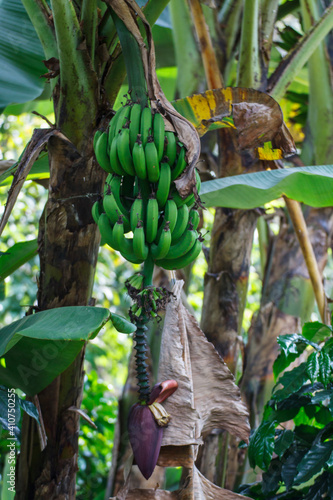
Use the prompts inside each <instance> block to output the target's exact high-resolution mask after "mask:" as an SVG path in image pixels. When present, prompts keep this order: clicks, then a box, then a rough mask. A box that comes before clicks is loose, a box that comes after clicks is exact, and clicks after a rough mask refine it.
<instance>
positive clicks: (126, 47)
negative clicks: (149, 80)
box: [111, 10, 148, 108]
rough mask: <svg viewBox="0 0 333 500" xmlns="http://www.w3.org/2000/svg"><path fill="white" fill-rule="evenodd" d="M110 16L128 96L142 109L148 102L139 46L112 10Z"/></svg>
mask: <svg viewBox="0 0 333 500" xmlns="http://www.w3.org/2000/svg"><path fill="white" fill-rule="evenodd" d="M111 15H112V19H113V21H114V24H115V27H116V30H117V33H118V36H119V41H120V45H121V48H122V52H123V56H124V59H125V66H126V72H127V78H128V90H129V94H130V96H131V99H132V101H133V102H138V103H140V104H141V107H142V108H144V107H145V106H146V105H147V102H148V99H147V84H146V79H145V73H144V69H143V63H142V59H141V52H140V49H139V46H138V44H137V41H136V40H135V38H134V36H133V35H132V33H130V32H129V30H128V29H127V28H126V26H125V24H124V23H123V21H122V20H121V19H120V18H119V17H118V16H117V14H116V13H115V12H114V11H113V10H111Z"/></svg>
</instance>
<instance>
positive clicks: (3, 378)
mask: <svg viewBox="0 0 333 500" xmlns="http://www.w3.org/2000/svg"><path fill="white" fill-rule="evenodd" d="M109 319H110V312H109V310H108V309H105V308H101V307H84V306H78V307H63V308H61V311H60V309H50V310H47V311H42V312H39V313H36V314H33V315H31V316H26V317H24V318H22V319H20V320H18V321H15V322H13V323H11V324H10V325H7V326H5V327H4V328H1V329H0V356H2V358H1V362H0V384H4V385H7V386H9V387H15V388H19V389H21V390H23V391H24V392H25V393H26V394H28V395H33V394H36V393H37V392H39V391H41V390H42V389H43V388H44V387H46V386H47V385H48V384H50V383H51V382H52V380H54V378H55V377H57V375H59V374H60V373H61V372H62V371H64V370H65V369H66V368H67V367H68V366H69V365H70V364H71V363H72V362H73V360H74V359H75V357H76V356H77V354H78V353H79V351H80V349H81V348H82V347H83V345H84V343H85V342H86V341H87V340H89V339H92V338H94V337H95V336H96V335H97V333H98V332H99V331H100V329H101V328H102V327H103V326H104V325H105V323H106V322H107V321H108V320H109Z"/></svg>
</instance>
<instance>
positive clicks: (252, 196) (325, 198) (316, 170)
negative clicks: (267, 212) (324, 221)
mask: <svg viewBox="0 0 333 500" xmlns="http://www.w3.org/2000/svg"><path fill="white" fill-rule="evenodd" d="M284 195H285V196H287V197H288V198H291V199H293V200H296V201H299V202H302V203H306V204H307V205H310V206H312V207H329V206H332V205H333V165H320V166H311V167H297V168H286V169H281V170H267V171H265V172H255V173H252V174H242V175H235V176H233V177H224V178H221V179H216V180H212V181H207V182H203V183H202V187H201V192H200V198H201V201H202V202H203V203H204V204H205V207H226V208H240V209H252V208H256V207H258V206H261V205H264V204H265V203H268V202H270V201H272V200H275V199H277V198H280V197H281V196H284Z"/></svg>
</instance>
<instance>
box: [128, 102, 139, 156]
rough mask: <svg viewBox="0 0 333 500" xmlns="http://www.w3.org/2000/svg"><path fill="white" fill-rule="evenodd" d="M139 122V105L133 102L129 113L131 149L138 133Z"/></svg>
mask: <svg viewBox="0 0 333 500" xmlns="http://www.w3.org/2000/svg"><path fill="white" fill-rule="evenodd" d="M140 123H141V105H140V104H139V103H137V102H135V103H134V104H133V105H132V107H131V114H130V127H129V131H130V133H129V136H130V147H131V150H132V149H133V147H134V144H135V141H136V139H137V137H138V134H140Z"/></svg>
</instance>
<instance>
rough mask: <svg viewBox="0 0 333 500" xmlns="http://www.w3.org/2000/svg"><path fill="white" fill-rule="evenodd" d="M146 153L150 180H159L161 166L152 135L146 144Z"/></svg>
mask: <svg viewBox="0 0 333 500" xmlns="http://www.w3.org/2000/svg"><path fill="white" fill-rule="evenodd" d="M145 155H146V165H147V174H148V179H149V182H157V181H158V179H159V177H160V166H159V161H158V156H157V149H156V146H155V143H154V140H153V138H152V137H151V136H150V137H149V139H148V142H147V144H146V146H145Z"/></svg>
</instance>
